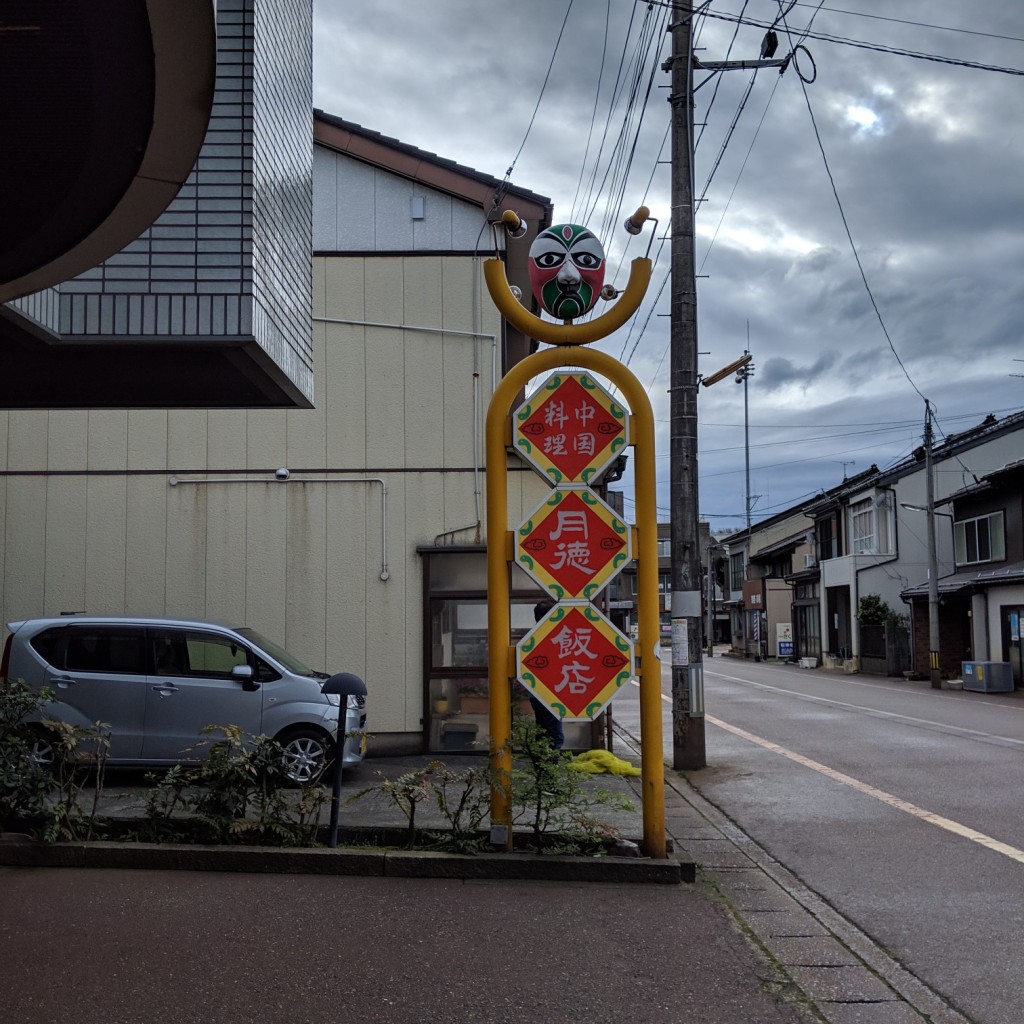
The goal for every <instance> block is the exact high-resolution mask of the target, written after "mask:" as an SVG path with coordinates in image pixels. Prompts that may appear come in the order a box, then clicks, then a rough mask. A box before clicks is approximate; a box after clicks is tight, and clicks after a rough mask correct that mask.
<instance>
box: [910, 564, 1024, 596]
mask: <svg viewBox="0 0 1024 1024" xmlns="http://www.w3.org/2000/svg"><path fill="white" fill-rule="evenodd" d="M1015 583H1024V562H1011V563H1010V564H1009V565H1002V566H1000V567H999V568H998V569H974V570H971V571H968V572H957V573H953V574H952V575H951V576H942V577H940V578H939V593H940V594H956V593H959V592H961V591H967V590H987V589H988V588H989V587H1004V586H1010V585H1012V584H1015ZM927 596H928V584H927V582H925V583H919V584H918V585H917V586H916V587H908V588H907V589H906V590H904V591H903V592H902V593H901V594H900V597H902V598H903V600H904V601H907V600H910V599H912V598H915V597H927Z"/></svg>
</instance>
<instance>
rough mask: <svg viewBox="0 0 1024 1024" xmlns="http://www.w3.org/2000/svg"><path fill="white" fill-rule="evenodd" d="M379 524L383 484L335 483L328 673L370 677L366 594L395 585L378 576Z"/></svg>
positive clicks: (329, 518)
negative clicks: (368, 673) (345, 673)
mask: <svg viewBox="0 0 1024 1024" xmlns="http://www.w3.org/2000/svg"><path fill="white" fill-rule="evenodd" d="M380 523H381V520H380V487H379V486H376V485H370V484H364V485H358V484H352V485H340V486H335V487H332V488H331V494H330V501H329V504H328V507H327V512H326V545H327V557H326V560H325V566H326V576H325V593H326V604H327V612H326V621H327V629H326V641H327V665H328V666H330V667H329V668H327V669H326V671H328V672H355V674H356V675H358V676H363V677H364V678H365V676H366V647H367V644H368V643H369V629H368V621H369V618H368V612H367V606H366V594H367V591H368V590H369V589H370V588H377V587H390V586H391V585H392V584H391V582H390V581H389V582H387V583H383V582H381V580H380V579H379V576H380V566H381V531H380ZM368 531H369V532H368ZM388 540H389V544H393V543H395V540H394V538H391V537H389V538H388ZM389 556H390V550H389ZM389 569H390V566H389ZM375 717H376V715H375Z"/></svg>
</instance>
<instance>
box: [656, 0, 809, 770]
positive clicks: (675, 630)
mask: <svg viewBox="0 0 1024 1024" xmlns="http://www.w3.org/2000/svg"><path fill="white" fill-rule="evenodd" d="M672 11H673V16H674V17H675V19H676V20H675V21H674V22H672V24H671V25H670V26H669V31H671V33H672V54H671V57H670V58H669V61H668V63H667V65H666V67H667V69H668V70H670V71H671V75H672V82H671V89H670V96H669V102H670V103H671V105H672V124H671V128H672V303H671V335H670V349H671V353H670V374H669V376H670V383H669V388H670V393H671V394H670V410H671V411H670V416H669V419H670V429H671V438H670V441H669V458H670V461H671V465H672V468H671V478H670V483H669V504H670V505H671V519H672V522H671V533H670V537H671V540H672V575H671V583H672V766H673V767H674V768H676V769H687V768H703V767H704V766H705V765H706V764H707V756H706V751H705V742H704V665H703V663H702V660H701V642H700V630H701V622H702V615H701V600H700V599H701V592H700V571H701V567H700V533H699V527H698V516H699V506H698V502H697V385H698V378H697V274H696V257H695V252H694V206H693V204H694V197H693V192H694V188H693V93H694V85H693V71H694V67H699V68H700V69H701V70H705V71H709V72H711V73H712V74H715V73H720V72H723V71H728V70H732V69H734V68H740V67H741V68H761V67H778V68H784V67H785V66H786V65H787V64H788V63H789V59H790V58H789V57H786V58H784V59H779V60H771V59H763V58H766V57H767V58H771V57H772V56H773V55H774V53H775V48H776V46H777V45H778V40H777V39H776V38H775V33H774V32H772V31H771V30H769V31H768V33H767V35H766V36H765V42H764V45H763V46H762V59H761V60H754V61H722V62H718V63H712V62H708V61H700V63H699V64H698V63H697V62H696V61H695V60H694V58H693V14H694V11H693V5H692V4H690V3H676V4H675V5H674V6H673V8H672ZM698 88H699V86H698ZM744 394H745V392H744ZM749 493H750V485H749V482H748V484H747V494H748V498H747V512H748V521H749V511H750V508H749V506H750V499H749ZM648 656H649V653H648V652H647V651H644V652H643V657H648Z"/></svg>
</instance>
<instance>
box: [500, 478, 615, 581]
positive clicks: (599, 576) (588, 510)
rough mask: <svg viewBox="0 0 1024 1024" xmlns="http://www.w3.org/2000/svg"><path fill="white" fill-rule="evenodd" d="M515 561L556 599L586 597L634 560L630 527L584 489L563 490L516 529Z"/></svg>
mask: <svg viewBox="0 0 1024 1024" xmlns="http://www.w3.org/2000/svg"><path fill="white" fill-rule="evenodd" d="M515 558H516V561H517V562H518V563H519V564H520V565H521V566H522V567H523V568H524V569H525V570H526V571H527V572H528V573H529V574H530V575H531V576H532V577H533V578H534V579H535V580H536V581H537V582H538V583H539V584H540V585H541V586H542V587H544V588H545V589H546V590H547V591H548V592H549V593H550V594H551V595H552V596H553V597H554V598H555V600H556V601H562V600H565V599H570V600H571V599H574V598H583V599H586V600H590V599H591V598H593V597H594V596H595V595H596V594H597V593H598V592H599V591H600V590H602V589H603V588H604V587H605V585H606V584H607V583H608V582H609V581H610V580H611V579H612V578H613V577H614V576H615V575H616V574H617V573H618V572H619V571H620V570H621V569H622V568H623V566H625V565H626V564H627V563H628V562H629V561H630V559H631V558H632V552H631V546H630V531H629V527H628V526H627V525H626V524H625V523H624V522H623V521H622V520H621V519H619V517H618V516H617V515H616V514H615V510H614V509H613V508H612V507H611V506H610V505H608V504H606V503H605V502H604V501H602V500H601V499H600V498H599V497H598V496H597V495H596V494H595V493H594V492H593V491H591V490H589V489H588V488H585V487H584V488H575V489H574V488H564V489H561V490H554V491H552V492H551V494H550V496H549V497H548V498H547V500H546V501H545V502H544V503H543V504H542V505H541V506H540V508H538V509H537V510H536V512H534V513H533V515H532V516H530V517H529V518H528V519H527V520H526V521H525V522H524V523H523V524H522V525H521V526H520V527H519V529H518V530H517V531H516V545H515Z"/></svg>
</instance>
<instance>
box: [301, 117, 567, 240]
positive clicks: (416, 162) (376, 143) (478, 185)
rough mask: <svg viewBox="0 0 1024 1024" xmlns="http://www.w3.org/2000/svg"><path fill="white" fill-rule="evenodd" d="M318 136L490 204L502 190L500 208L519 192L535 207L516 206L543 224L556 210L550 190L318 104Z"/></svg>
mask: <svg viewBox="0 0 1024 1024" xmlns="http://www.w3.org/2000/svg"><path fill="white" fill-rule="evenodd" d="M313 139H314V141H315V142H317V143H318V144H320V145H322V146H326V147H327V148H329V149H334V150H337V151H338V152H341V153H346V154H348V155H349V156H352V157H354V158H356V159H358V160H363V161H364V162H366V163H370V164H373V165H375V166H378V167H382V168H385V169H386V170H389V171H391V172H392V173H394V174H399V175H402V176H403V177H406V178H410V179H412V180H414V181H420V182H422V183H423V184H424V185H429V186H430V187H432V188H436V189H438V190H440V191H442V192H448V193H449V194H451V195H454V196H457V197H459V198H462V199H465V200H467V201H469V202H473V203H477V204H478V205H481V206H484V207H485V208H487V209H489V208H490V206H491V203H492V202H493V200H494V199H495V196H496V195H499V191H500V196H499V207H498V208H499V209H506V208H508V207H509V203H508V198H509V197H514V198H515V199H517V200H519V201H521V202H525V203H527V204H529V206H530V207H531V209H529V210H525V211H523V210H520V209H518V208H517V212H519V213H520V214H521V215H525V216H529V217H531V218H532V219H534V220H537V219H539V220H540V223H541V225H542V226H545V227H546V226H547V225H549V224H550V223H551V218H552V216H553V215H554V205H553V204H552V202H551V200H550V199H549V198H548V197H547V196H542V195H539V194H538V193H536V192H531V191H530V190H529V189H525V188H520V187H519V186H518V185H512V184H509V183H508V182H503V181H500V180H499V179H497V178H495V177H492V176H491V175H489V174H484V173H483V172H482V171H478V170H475V169H474V168H472V167H467V166H465V165H464V164H459V163H456V162H455V161H454V160H447V159H445V158H444V157H441V156H438V155H437V154H436V153H431V152H429V151H428V150H425V149H419V148H418V147H416V146H411V145H409V144H408V143H405V142H401V141H400V140H398V139H393V138H390V137H389V136H387V135H382V134H381V133H380V132H375V131H372V130H371V129H369V128H364V127H363V126H362V125H361V124H356V123H355V122H354V121H346V120H345V119H344V118H342V117H336V116H335V115H333V114H327V113H325V112H324V111H322V110H319V109H314V111H313Z"/></svg>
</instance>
